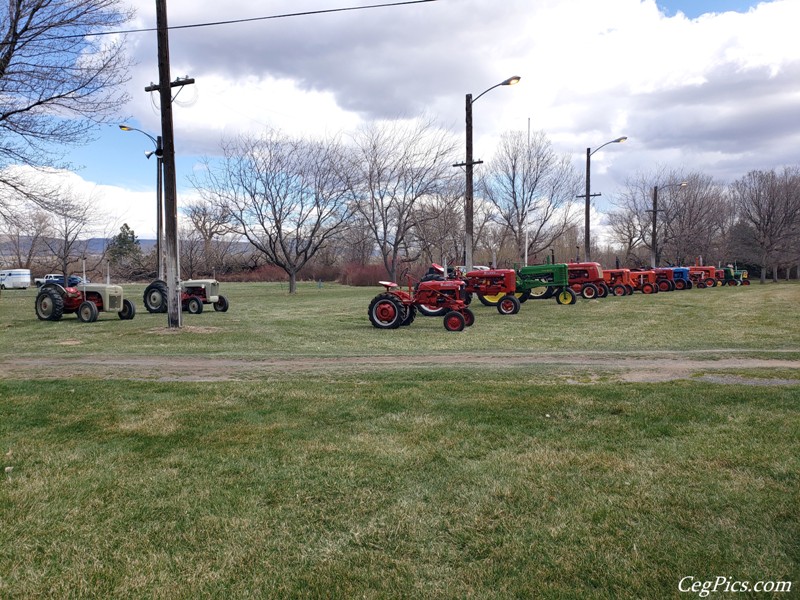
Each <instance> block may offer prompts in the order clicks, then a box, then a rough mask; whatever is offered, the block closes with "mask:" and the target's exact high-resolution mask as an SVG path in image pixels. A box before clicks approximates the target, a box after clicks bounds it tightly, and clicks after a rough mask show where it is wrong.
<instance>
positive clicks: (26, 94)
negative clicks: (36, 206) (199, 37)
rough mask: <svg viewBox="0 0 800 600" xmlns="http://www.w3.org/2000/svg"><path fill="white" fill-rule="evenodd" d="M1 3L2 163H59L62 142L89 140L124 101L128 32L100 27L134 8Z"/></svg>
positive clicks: (113, 3)
mask: <svg viewBox="0 0 800 600" xmlns="http://www.w3.org/2000/svg"><path fill="white" fill-rule="evenodd" d="M0 10H2V13H0V14H2V18H0V27H2V31H0V35H1V36H2V43H0V165H2V166H4V165H8V164H25V165H34V166H43V165H50V166H55V164H56V162H57V161H58V160H60V159H61V158H62V156H63V154H62V153H63V150H62V152H59V151H58V149H57V148H59V147H62V148H63V146H64V145H75V144H81V143H85V142H87V141H88V140H89V139H90V138H91V134H92V132H93V130H94V129H95V128H96V126H97V125H98V124H100V123H103V122H106V121H107V120H108V119H109V118H110V117H111V116H112V115H113V113H114V111H115V110H116V109H118V108H119V107H120V106H122V105H123V104H124V103H125V102H126V101H127V96H126V94H125V92H124V90H123V88H122V86H121V84H122V83H124V82H125V81H127V78H128V66H129V62H128V60H127V59H126V58H125V56H124V54H123V47H122V41H123V39H122V38H121V37H120V36H101V35H97V34H101V33H103V32H107V31H109V30H112V29H114V28H118V27H119V26H120V25H122V24H123V23H125V22H126V21H128V20H129V19H130V18H131V17H132V13H131V12H130V11H129V9H127V8H125V5H124V3H123V2H122V1H121V0H11V1H9V2H6V3H5V4H4V8H3V9H0ZM6 175H8V173H6ZM2 183H6V184H8V185H10V186H12V187H14V186H18V185H20V183H21V182H20V181H19V180H16V179H15V178H14V177H13V176H12V177H3V178H2Z"/></svg>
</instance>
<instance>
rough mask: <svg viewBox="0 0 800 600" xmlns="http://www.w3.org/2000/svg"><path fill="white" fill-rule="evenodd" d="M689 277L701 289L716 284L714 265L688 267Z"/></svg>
mask: <svg viewBox="0 0 800 600" xmlns="http://www.w3.org/2000/svg"><path fill="white" fill-rule="evenodd" d="M689 278H690V279H691V280H692V282H694V285H695V286H697V287H699V288H700V289H701V290H702V289H705V288H707V287H714V286H716V285H717V269H716V268H715V267H701V266H694V267H689Z"/></svg>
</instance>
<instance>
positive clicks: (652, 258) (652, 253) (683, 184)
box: [648, 181, 689, 269]
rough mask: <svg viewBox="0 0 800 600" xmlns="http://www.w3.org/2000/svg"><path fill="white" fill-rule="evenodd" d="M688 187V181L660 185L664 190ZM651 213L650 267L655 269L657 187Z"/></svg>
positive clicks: (656, 258) (655, 186) (656, 255)
mask: <svg viewBox="0 0 800 600" xmlns="http://www.w3.org/2000/svg"><path fill="white" fill-rule="evenodd" d="M687 185H689V182H688V181H681V182H680V183H669V184H667V185H662V186H661V189H662V190H663V189H664V188H671V187H686V186H687ZM648 212H652V213H653V234H652V235H653V237H652V244H651V246H652V247H651V248H650V266H651V267H652V268H653V269H655V268H656V267H657V266H658V251H657V250H656V225H657V220H656V215H657V214H658V186H657V185H654V186H653V210H652V211H648Z"/></svg>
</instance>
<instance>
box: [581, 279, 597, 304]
mask: <svg viewBox="0 0 800 600" xmlns="http://www.w3.org/2000/svg"><path fill="white" fill-rule="evenodd" d="M598 293H599V292H598V291H597V288H596V287H595V286H594V284H592V283H587V284H586V285H584V286H583V287H582V288H581V296H583V297H584V298H586V299H587V300H594V299H595V298H597V295H598Z"/></svg>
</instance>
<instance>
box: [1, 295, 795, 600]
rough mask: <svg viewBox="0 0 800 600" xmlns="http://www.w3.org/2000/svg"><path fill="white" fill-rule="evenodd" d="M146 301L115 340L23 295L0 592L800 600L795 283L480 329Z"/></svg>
mask: <svg viewBox="0 0 800 600" xmlns="http://www.w3.org/2000/svg"><path fill="white" fill-rule="evenodd" d="M142 290H143V286H126V292H130V296H131V297H132V298H133V299H134V300H135V302H136V304H137V308H139V310H140V312H139V314H138V315H137V316H136V318H135V319H134V320H132V321H120V320H119V319H117V317H116V315H106V314H101V316H100V320H99V321H97V322H96V323H93V324H83V323H79V322H78V321H77V319H75V317H74V316H67V317H65V318H64V319H63V320H62V321H61V322H58V323H49V322H39V321H37V320H36V317H35V315H34V311H33V298H34V292H33V291H30V290H29V291H26V292H19V291H13V292H12V291H5V292H3V293H2V295H1V296H0V374H2V380H0V466H2V467H3V468H4V470H5V472H4V474H3V475H2V477H3V479H2V480H0V597H2V598H6V597H8V598H42V597H58V598H61V597H86V598H145V597H146V598H217V597H227V598H260V597H271V598H286V597H315V598H316V597H320V598H350V597H365V598H400V597H402V598H417V597H419V598H428V597H437V598H466V597H471V598H508V597H520V598H522V597H525V598H527V597H535V598H669V597H676V598H677V597H687V596H688V597H695V596H697V594H691V593H689V594H686V593H681V592H679V589H678V585H679V582H680V581H681V580H682V579H683V578H685V577H693V578H695V579H694V580H695V581H701V582H702V581H708V580H712V581H713V580H714V579H715V578H716V577H718V576H724V577H728V578H730V579H731V580H735V581H748V582H749V583H750V584H754V583H755V582H757V581H782V582H792V590H791V592H789V593H783V594H773V595H770V594H766V593H762V594H750V595H746V594H745V595H743V594H738V596H740V597H773V596H774V597H786V598H788V597H797V593H798V589H800V576H798V575H799V573H798V571H799V569H798V564H800V544H799V543H798V540H800V410H798V409H800V318H799V317H800V309H798V306H799V304H798V301H799V300H800V286H798V285H792V284H779V285H766V286H760V285H753V286H750V287H749V288H721V289H714V290H692V291H689V292H683V293H678V292H676V293H670V294H658V295H656V296H650V297H647V296H643V295H638V296H633V297H630V298H609V299H606V300H599V301H591V302H586V301H581V302H579V303H578V304H577V305H575V306H571V307H564V306H558V305H556V304H555V302H553V301H535V302H528V303H525V304H524V305H523V307H522V310H521V311H520V313H519V314H518V315H515V316H512V317H504V316H501V315H499V314H498V313H497V311H496V310H494V309H492V308H487V307H483V306H480V305H478V306H476V307H475V309H474V310H475V313H476V323H475V325H474V326H473V327H472V328H469V329H468V330H466V331H464V332H461V333H448V332H446V331H445V330H444V328H443V326H442V322H441V319H436V318H429V319H425V318H418V319H417V320H416V321H415V322H414V323H413V324H412V325H411V326H410V327H408V328H401V329H398V330H393V331H379V330H376V329H374V328H372V326H371V325H370V324H369V321H368V319H367V315H366V311H367V305H368V303H369V300H370V298H371V297H372V296H374V295H375V293H377V291H378V290H377V289H356V288H346V287H341V286H336V285H328V284H325V285H323V286H322V287H321V288H320V287H317V286H316V285H311V284H307V285H303V286H301V287H300V291H299V293H298V294H297V295H296V296H295V297H289V296H288V294H287V293H286V289H285V287H282V286H280V285H278V284H230V285H226V286H225V293H226V294H227V295H228V296H229V299H230V302H231V309H230V311H229V312H228V313H224V314H223V313H214V312H213V311H211V312H204V313H203V314H201V315H184V325H185V327H184V328H183V329H182V330H181V331H180V332H174V331H169V330H167V329H166V316H165V315H149V314H147V313H145V312H144V311H143V309H142V305H141V292H142ZM442 357H445V358H448V360H445V361H442ZM638 361H647V362H648V364H652V363H655V364H656V365H658V364H660V361H663V363H664V365H665V367H664V371H669V369H672V368H676V367H677V366H680V365H681V364H690V365H695V366H692V367H691V369H690V374H689V375H688V376H686V377H675V378H670V377H667V379H668V381H661V380H660V375H663V373H660V372H659V371H660V369H659V368H658V367H656V368H655V370H654V375H653V380H652V381H650V379H649V377H650V375H648V374H647V373H649V371H647V372H646V373H645V376H644V377H641V376H640V377H637V378H632V376H631V374H632V372H634V371H636V369H638V367H637V365H638V364H639V362H638ZM667 365H669V366H667ZM170 367H171V368H170ZM185 373H188V375H186V376H183V375H184V374H185ZM640 375H641V373H640ZM716 381H721V382H723V383H716ZM784 589H785V586H784ZM722 595H723V594H719V593H718V594H712V597H720V596H722ZM725 595H727V594H725Z"/></svg>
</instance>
